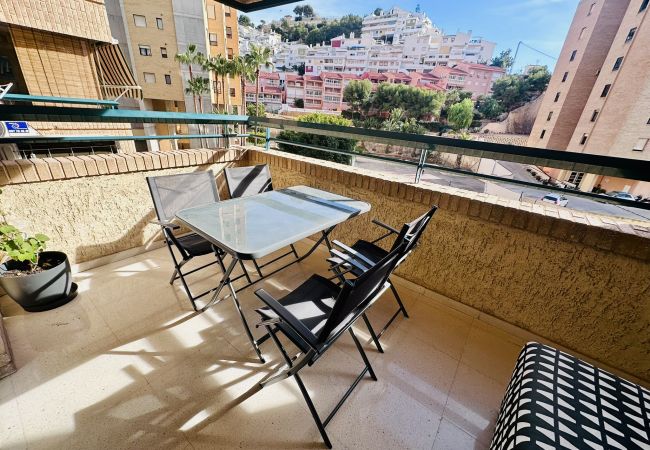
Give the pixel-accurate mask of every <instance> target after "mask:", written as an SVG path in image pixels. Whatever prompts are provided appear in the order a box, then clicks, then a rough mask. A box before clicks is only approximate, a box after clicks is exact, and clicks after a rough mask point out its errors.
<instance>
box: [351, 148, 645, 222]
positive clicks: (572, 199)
mask: <svg viewBox="0 0 650 450" xmlns="http://www.w3.org/2000/svg"><path fill="white" fill-rule="evenodd" d="M500 164H501V165H503V166H504V167H505V168H506V169H508V170H509V171H510V172H512V173H513V178H515V179H520V180H525V181H533V182H534V181H535V180H534V178H532V177H531V176H530V174H529V173H528V172H526V170H525V169H523V168H522V166H521V165H520V164H517V163H507V162H501V163H500ZM355 166H357V167H361V168H363V169H368V170H374V171H376V172H381V173H390V174H391V175H394V176H398V177H399V178H400V179H403V180H404V181H406V182H410V183H412V182H413V181H414V180H415V167H412V166H407V165H404V164H399V163H392V162H387V161H377V160H374V159H370V158H365V157H363V156H357V157H356V162H355ZM421 180H422V181H423V182H426V183H434V184H443V185H445V186H452V187H456V188H460V189H466V190H468V191H473V192H489V193H494V194H496V195H500V196H504V197H507V198H512V199H517V198H525V199H529V200H533V201H539V200H540V199H541V198H542V197H543V196H544V195H546V194H547V193H548V190H546V189H545V187H544V186H540V187H539V188H535V187H528V186H519V185H515V184H511V183H507V182H501V181H497V182H494V181H483V180H481V179H479V178H476V177H474V176H469V175H459V174H455V173H450V172H445V171H441V170H434V169H426V170H425V171H424V174H423V175H422V178H421ZM565 196H566V197H567V198H568V199H569V203H568V205H567V207H568V208H571V209H575V210H578V211H585V212H594V213H600V214H606V215H610V216H615V217H624V218H628V219H638V220H650V211H649V210H644V209H639V208H632V207H628V206H619V205H615V204H610V203H604V202H600V201H596V200H592V199H589V198H585V197H580V196H577V195H571V194H565Z"/></svg>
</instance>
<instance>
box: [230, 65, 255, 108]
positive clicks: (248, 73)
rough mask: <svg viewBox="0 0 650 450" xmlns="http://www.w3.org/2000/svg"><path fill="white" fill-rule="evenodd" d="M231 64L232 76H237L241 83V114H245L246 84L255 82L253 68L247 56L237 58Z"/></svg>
mask: <svg viewBox="0 0 650 450" xmlns="http://www.w3.org/2000/svg"><path fill="white" fill-rule="evenodd" d="M233 62H234V64H233V75H234V76H238V77H239V81H240V82H241V96H242V100H241V106H242V109H241V114H246V82H247V81H249V82H251V83H252V82H253V81H255V67H254V66H253V62H252V61H251V58H249V57H248V55H246V56H244V57H241V56H237V57H235V59H234V60H233Z"/></svg>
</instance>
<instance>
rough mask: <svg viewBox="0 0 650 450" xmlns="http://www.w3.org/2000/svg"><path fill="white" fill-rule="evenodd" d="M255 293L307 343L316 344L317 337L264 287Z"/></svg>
mask: <svg viewBox="0 0 650 450" xmlns="http://www.w3.org/2000/svg"><path fill="white" fill-rule="evenodd" d="M255 295H257V297H258V298H259V299H260V300H262V302H264V304H265V305H266V306H268V307H269V308H271V311H273V312H274V313H275V314H277V315H278V317H280V319H281V320H282V322H284V323H286V324H287V325H289V326H290V327H291V328H293V330H294V331H295V332H296V333H297V334H298V336H300V337H301V338H302V339H303V340H304V341H305V342H306V343H307V344H309V345H310V346H311V347H312V348H313V347H314V346H315V345H316V341H317V340H318V338H317V337H316V335H315V334H314V333H312V332H311V330H310V329H309V328H307V327H306V326H305V325H304V324H303V323H302V322H301V321H300V320H298V319H297V318H296V316H294V315H293V314H291V313H290V312H289V310H288V309H287V308H285V307H284V306H282V305H281V304H280V302H278V301H277V300H276V299H274V298H273V296H272V295H271V294H269V293H268V292H266V291H265V290H264V289H258V290H256V291H255Z"/></svg>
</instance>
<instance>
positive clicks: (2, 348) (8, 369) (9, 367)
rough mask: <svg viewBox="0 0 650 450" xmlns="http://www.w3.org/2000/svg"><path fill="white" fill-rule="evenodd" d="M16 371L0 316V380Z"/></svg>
mask: <svg viewBox="0 0 650 450" xmlns="http://www.w3.org/2000/svg"><path fill="white" fill-rule="evenodd" d="M15 371H16V366H15V365H14V362H13V358H12V355H11V350H10V348H9V340H8V339H7V333H6V332H5V328H4V324H3V323H2V315H0V378H3V377H6V376H7V375H10V374H12V373H14V372H15Z"/></svg>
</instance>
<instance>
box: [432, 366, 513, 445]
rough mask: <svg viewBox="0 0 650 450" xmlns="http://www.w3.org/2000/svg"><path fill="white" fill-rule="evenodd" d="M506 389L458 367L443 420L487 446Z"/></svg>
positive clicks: (486, 378) (473, 371)
mask: <svg viewBox="0 0 650 450" xmlns="http://www.w3.org/2000/svg"><path fill="white" fill-rule="evenodd" d="M504 394H505V386H504V385H502V384H499V383H497V382H496V381H494V380H492V379H491V378H489V377H487V376H486V375H483V374H482V373H480V372H478V371H476V370H475V369H473V368H471V367H469V366H467V365H465V364H462V363H461V364H460V365H459V367H458V371H457V372H456V377H455V378H454V383H453V385H452V387H451V391H450V392H449V398H448V399H447V405H446V406H445V411H444V413H443V416H444V418H445V419H447V420H449V421H450V422H453V423H454V424H455V425H456V426H458V427H460V428H462V429H463V430H464V431H466V432H467V433H469V434H470V435H472V436H473V437H475V438H476V439H477V440H478V441H480V442H482V443H489V442H490V439H491V438H492V434H493V432H494V425H495V423H496V418H497V415H498V412H499V406H500V405H501V400H502V399H503V396H504Z"/></svg>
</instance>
